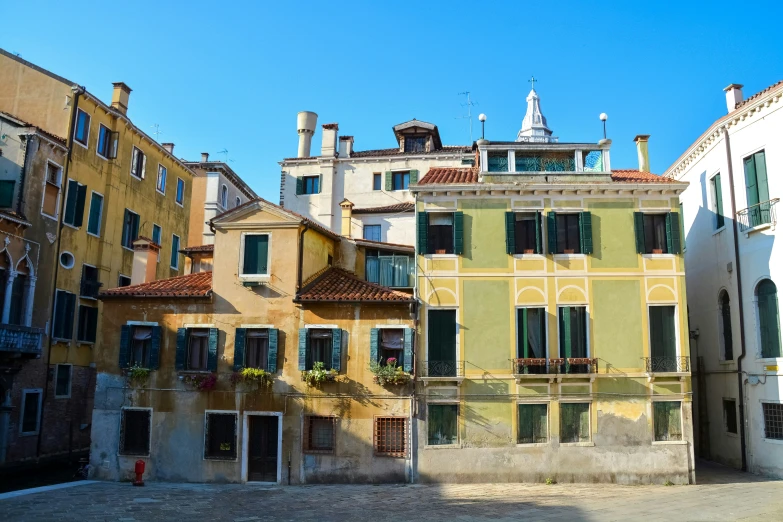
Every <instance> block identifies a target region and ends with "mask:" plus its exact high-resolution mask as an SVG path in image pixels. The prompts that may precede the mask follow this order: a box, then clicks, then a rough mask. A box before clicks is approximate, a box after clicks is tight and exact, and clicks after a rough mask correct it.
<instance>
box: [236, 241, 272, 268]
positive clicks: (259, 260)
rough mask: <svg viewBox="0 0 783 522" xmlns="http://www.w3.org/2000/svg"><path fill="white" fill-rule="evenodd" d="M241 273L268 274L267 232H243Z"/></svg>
mask: <svg viewBox="0 0 783 522" xmlns="http://www.w3.org/2000/svg"><path fill="white" fill-rule="evenodd" d="M242 237H243V239H244V242H245V244H244V249H245V251H244V252H243V253H242V275H243V276H248V275H249V276H253V275H269V266H268V265H269V234H244V235H243V236H242Z"/></svg>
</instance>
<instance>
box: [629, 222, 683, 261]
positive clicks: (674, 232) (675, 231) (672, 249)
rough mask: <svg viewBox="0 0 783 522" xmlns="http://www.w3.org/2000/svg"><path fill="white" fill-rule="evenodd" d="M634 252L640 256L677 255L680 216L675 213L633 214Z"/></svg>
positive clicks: (679, 246) (679, 249)
mask: <svg viewBox="0 0 783 522" xmlns="http://www.w3.org/2000/svg"><path fill="white" fill-rule="evenodd" d="M634 229H635V232H636V251H637V252H638V253H640V254H679V253H680V251H681V245H680V235H681V230H682V228H681V227H680V215H679V214H678V213H677V212H667V213H664V214H646V213H643V212H634Z"/></svg>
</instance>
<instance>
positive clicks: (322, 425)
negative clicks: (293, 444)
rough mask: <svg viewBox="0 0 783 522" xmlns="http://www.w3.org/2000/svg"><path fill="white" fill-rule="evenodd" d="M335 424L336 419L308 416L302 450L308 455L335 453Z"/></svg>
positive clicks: (305, 419)
mask: <svg viewBox="0 0 783 522" xmlns="http://www.w3.org/2000/svg"><path fill="white" fill-rule="evenodd" d="M335 422H336V419H335V417H317V416H314V415H307V416H306V417H305V418H304V428H305V430H304V431H305V434H304V437H303V442H304V444H303V446H304V447H303V448H302V449H303V450H304V451H305V452H307V453H334V432H335Z"/></svg>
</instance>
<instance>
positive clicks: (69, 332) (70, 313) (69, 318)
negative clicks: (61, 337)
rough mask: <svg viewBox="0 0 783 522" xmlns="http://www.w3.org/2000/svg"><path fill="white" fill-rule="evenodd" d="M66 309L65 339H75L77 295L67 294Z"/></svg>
mask: <svg viewBox="0 0 783 522" xmlns="http://www.w3.org/2000/svg"><path fill="white" fill-rule="evenodd" d="M65 297H66V301H65V302H66V303H67V304H66V307H65V325H64V327H65V328H64V330H65V338H66V339H73V317H74V313H75V309H76V294H71V293H66V294H65Z"/></svg>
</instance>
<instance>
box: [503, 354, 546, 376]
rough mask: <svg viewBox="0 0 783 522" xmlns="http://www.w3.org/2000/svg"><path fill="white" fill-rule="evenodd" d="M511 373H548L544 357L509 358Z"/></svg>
mask: <svg viewBox="0 0 783 522" xmlns="http://www.w3.org/2000/svg"><path fill="white" fill-rule="evenodd" d="M511 373H513V374H514V375H528V374H533V375H541V374H543V373H549V368H548V367H547V360H546V359H544V358H522V359H511Z"/></svg>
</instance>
